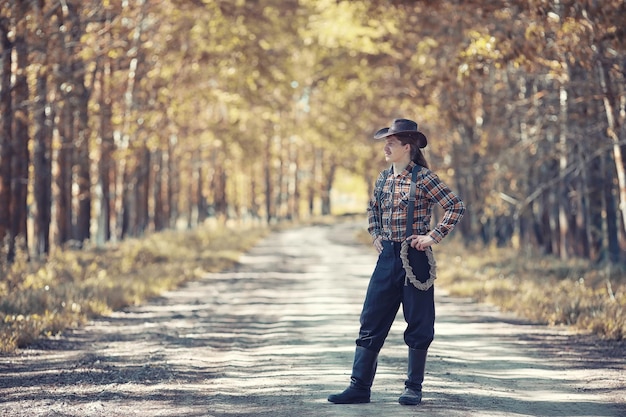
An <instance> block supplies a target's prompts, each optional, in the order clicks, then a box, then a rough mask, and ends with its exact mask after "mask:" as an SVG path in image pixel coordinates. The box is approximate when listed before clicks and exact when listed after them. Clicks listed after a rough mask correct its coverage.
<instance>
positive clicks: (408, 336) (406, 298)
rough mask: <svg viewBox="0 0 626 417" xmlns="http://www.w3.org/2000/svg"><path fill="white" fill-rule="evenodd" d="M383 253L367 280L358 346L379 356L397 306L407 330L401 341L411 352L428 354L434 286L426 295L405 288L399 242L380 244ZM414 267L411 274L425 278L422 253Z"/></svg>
mask: <svg viewBox="0 0 626 417" xmlns="http://www.w3.org/2000/svg"><path fill="white" fill-rule="evenodd" d="M382 243H383V251H382V252H381V253H380V255H379V257H378V262H377V263H376V268H375V269H374V272H373V273H372V277H371V278H370V282H369V286H368V288H367V294H366V296H365V301H364V303H363V310H362V312H361V319H360V320H361V328H360V330H359V337H358V339H357V340H356V344H357V345H358V346H362V347H364V348H366V349H369V350H372V351H375V352H380V349H381V348H382V347H383V344H384V343H385V339H386V338H387V335H388V334H389V330H390V329H391V325H392V324H393V321H394V319H395V317H396V315H397V313H398V309H399V308H400V304H402V311H403V314H404V319H405V321H406V323H407V328H406V330H405V332H404V341H405V343H406V344H407V345H408V347H409V348H411V349H420V350H427V349H428V347H429V346H430V344H431V342H432V341H433V338H434V335H435V300H434V286H432V287H430V288H429V289H428V290H426V291H422V290H419V289H417V288H415V287H414V286H413V285H412V284H411V283H410V282H408V283H407V285H404V284H405V270H404V268H403V267H402V260H401V259H400V248H401V243H400V242H392V241H388V240H383V242H382ZM417 258H418V259H417V261H416V262H415V263H416V265H413V261H412V262H411V264H412V266H413V271H414V273H415V274H416V275H417V276H418V277H420V276H422V277H424V276H425V277H428V273H429V271H430V266H429V264H428V260H427V258H426V255H425V254H424V253H423V252H422V253H420V254H419V256H418V257H417Z"/></svg>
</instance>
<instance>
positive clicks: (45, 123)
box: [33, 66, 53, 255]
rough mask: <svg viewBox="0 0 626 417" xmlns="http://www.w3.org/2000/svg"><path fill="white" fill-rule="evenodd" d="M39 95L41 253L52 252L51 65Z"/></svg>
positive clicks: (42, 71) (40, 77) (42, 73)
mask: <svg viewBox="0 0 626 417" xmlns="http://www.w3.org/2000/svg"><path fill="white" fill-rule="evenodd" d="M36 91H37V96H36V98H35V146H34V157H33V164H34V171H35V172H34V176H35V185H34V193H35V207H36V214H35V251H36V253H37V254H38V255H43V254H48V253H49V252H50V222H51V220H52V211H51V208H52V130H51V129H50V126H51V125H52V123H53V121H52V119H51V118H50V117H49V116H48V114H47V111H46V109H48V108H49V105H48V102H47V97H48V69H47V67H44V66H42V67H40V68H39V71H38V72H37V82H36Z"/></svg>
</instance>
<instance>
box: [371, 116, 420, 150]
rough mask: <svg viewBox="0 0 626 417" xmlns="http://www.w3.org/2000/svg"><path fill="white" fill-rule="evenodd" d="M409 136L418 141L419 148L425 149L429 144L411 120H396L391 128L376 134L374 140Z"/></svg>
mask: <svg viewBox="0 0 626 417" xmlns="http://www.w3.org/2000/svg"><path fill="white" fill-rule="evenodd" d="M393 135H395V136H409V137H412V138H416V139H417V146H419V147H420V148H425V147H426V145H427V144H428V140H427V139H426V135H424V134H423V133H422V132H420V131H419V130H418V129H417V123H415V122H414V121H413V120H409V119H394V120H393V122H391V126H390V127H383V128H382V129H380V130H379V131H378V132H376V133H375V134H374V139H384V138H386V137H389V136H393Z"/></svg>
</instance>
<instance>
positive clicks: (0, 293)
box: [0, 225, 269, 353]
mask: <svg viewBox="0 0 626 417" xmlns="http://www.w3.org/2000/svg"><path fill="white" fill-rule="evenodd" d="M268 231H269V228H267V227H255V228H244V229H242V228H229V227H225V226H215V225H213V226H202V227H199V228H198V229H195V230H192V231H165V232H160V233H154V234H152V235H149V236H147V237H145V238H142V239H129V240H124V241H122V242H120V243H119V244H110V245H108V246H106V247H104V248H86V249H83V250H63V251H61V250H59V251H56V252H55V253H54V254H53V255H51V256H50V258H49V259H48V260H47V262H41V263H39V262H36V261H33V260H30V261H29V260H28V259H27V257H26V256H25V254H23V253H18V257H17V259H16V260H15V262H14V263H13V264H10V265H9V264H7V263H2V264H0V275H1V276H3V277H5V278H4V279H2V280H0V352H5V353H6V352H13V351H15V350H16V349H17V348H20V347H25V346H28V345H29V344H31V343H33V342H34V341H35V340H36V339H37V338H39V337H54V336H56V335H58V334H60V333H61V332H62V331H63V330H65V329H67V328H72V327H77V326H80V325H82V324H84V323H85V322H86V321H87V320H89V319H91V318H94V317H98V316H103V315H106V314H108V313H110V312H111V311H115V310H119V309H122V308H124V307H127V306H132V305H137V304H140V303H142V302H144V301H145V300H147V299H149V298H151V297H155V296H158V295H159V294H162V293H163V292H164V291H167V290H171V289H174V288H176V287H179V286H180V285H182V284H184V283H185V282H188V281H190V280H194V279H198V278H199V277H200V276H202V274H203V273H205V272H218V271H221V270H224V269H225V268H228V267H230V266H232V265H234V264H235V263H236V262H237V259H238V258H239V255H240V254H241V253H242V252H244V251H246V250H247V249H249V248H250V247H252V246H253V245H254V243H256V242H257V241H258V239H260V238H261V237H262V236H264V235H265V234H266V233H267V232H268ZM2 259H4V257H2V256H0V260H2ZM0 262H1V261H0Z"/></svg>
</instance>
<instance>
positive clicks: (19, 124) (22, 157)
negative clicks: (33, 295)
mask: <svg viewBox="0 0 626 417" xmlns="http://www.w3.org/2000/svg"><path fill="white" fill-rule="evenodd" d="M17 5H18V6H17V9H18V16H17V26H16V36H15V52H16V57H17V68H16V73H15V86H14V87H13V94H14V96H13V99H14V106H13V108H14V111H15V113H14V121H13V122H14V125H13V127H14V131H13V151H14V152H15V153H14V157H13V164H12V165H13V175H12V177H13V184H12V194H13V195H12V199H11V200H12V201H11V204H12V209H11V218H12V220H11V227H12V229H11V230H12V236H13V238H17V237H20V242H21V247H20V249H21V250H27V248H28V234H27V229H26V219H27V215H28V205H27V202H26V199H27V195H28V167H29V164H30V152H29V141H30V137H29V132H28V126H29V114H28V101H29V93H28V82H27V79H26V71H27V69H28V45H27V43H26V42H27V41H26V34H27V26H26V25H27V19H26V14H27V9H28V4H27V2H26V1H24V0H22V1H18V2H17ZM22 239H23V240H22Z"/></svg>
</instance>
